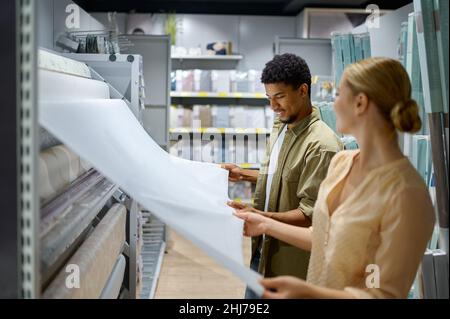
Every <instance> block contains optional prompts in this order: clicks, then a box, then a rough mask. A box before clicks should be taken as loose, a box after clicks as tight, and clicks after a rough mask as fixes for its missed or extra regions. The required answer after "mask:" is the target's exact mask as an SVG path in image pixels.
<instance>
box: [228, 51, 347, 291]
mask: <svg viewBox="0 0 450 319" xmlns="http://www.w3.org/2000/svg"><path fill="white" fill-rule="evenodd" d="M261 81H262V83H264V86H265V89H266V95H267V97H268V99H269V101H270V106H271V108H272V110H273V111H274V112H275V113H276V120H275V123H274V127H273V131H272V134H271V138H270V141H269V146H268V148H267V152H266V158H265V160H263V162H262V163H261V169H260V171H255V170H253V171H252V170H245V169H241V168H239V167H238V166H236V165H233V164H225V165H223V168H225V169H228V170H229V172H230V173H229V178H230V181H250V182H253V183H256V189H255V196H254V207H250V206H246V205H243V204H239V203H236V202H231V203H229V205H230V206H231V207H233V208H236V209H240V210H243V211H252V212H257V213H260V214H262V215H264V216H267V217H270V218H273V219H276V220H278V221H281V222H284V223H288V224H292V225H297V226H303V227H309V226H311V218H312V213H313V208H314V203H315V201H316V199H317V193H318V190H319V186H320V183H321V182H322V180H323V179H324V178H325V176H326V173H327V170H328V165H329V164H330V161H331V158H332V157H333V156H334V155H335V154H336V153H337V152H338V151H340V150H341V149H342V143H341V142H340V140H339V138H338V137H337V136H336V134H335V133H334V132H333V131H332V130H331V129H330V128H329V127H328V126H327V125H326V124H325V123H324V122H322V121H321V120H320V117H319V113H318V110H317V109H316V108H315V107H313V106H312V105H311V99H310V96H311V73H310V71H309V67H308V65H307V64H306V62H305V60H303V59H302V58H300V57H298V56H296V55H294V54H288V53H286V54H283V55H277V56H275V57H274V58H273V60H271V61H270V62H268V63H267V64H266V66H265V68H264V70H263V72H262V76H261ZM308 262H309V253H308V252H306V251H303V250H301V249H298V248H295V247H293V246H291V245H288V244H286V243H284V242H281V241H279V240H277V239H274V238H271V237H269V236H266V237H263V236H260V237H256V238H252V258H251V263H250V267H251V268H252V269H253V270H255V271H258V272H260V273H261V274H262V275H264V276H265V277H274V276H280V275H292V276H297V277H299V278H302V279H306V272H307V268H308ZM256 297H257V296H256V295H255V294H254V293H253V292H252V291H251V290H249V289H247V291H246V298H256Z"/></svg>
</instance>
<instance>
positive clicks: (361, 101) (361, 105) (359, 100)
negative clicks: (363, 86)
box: [355, 93, 369, 115]
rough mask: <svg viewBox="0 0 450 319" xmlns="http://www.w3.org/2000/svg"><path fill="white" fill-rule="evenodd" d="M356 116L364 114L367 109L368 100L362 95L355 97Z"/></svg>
mask: <svg viewBox="0 0 450 319" xmlns="http://www.w3.org/2000/svg"><path fill="white" fill-rule="evenodd" d="M355 105H356V115H362V114H364V113H365V112H366V111H367V109H368V107H369V98H368V97H367V95H366V94H364V93H359V94H358V95H356V96H355Z"/></svg>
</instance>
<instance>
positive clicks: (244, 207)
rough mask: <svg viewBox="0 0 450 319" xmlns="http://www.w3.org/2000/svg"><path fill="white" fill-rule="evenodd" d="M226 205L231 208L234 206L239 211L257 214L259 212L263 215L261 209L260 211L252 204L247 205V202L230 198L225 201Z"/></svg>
mask: <svg viewBox="0 0 450 319" xmlns="http://www.w3.org/2000/svg"><path fill="white" fill-rule="evenodd" d="M227 205H228V206H230V207H231V208H234V209H236V210H239V211H240V213H257V214H261V215H264V216H265V214H264V212H263V211H260V210H258V209H256V208H253V206H251V205H248V204H244V203H240V202H236V201H233V200H230V201H228V202H227Z"/></svg>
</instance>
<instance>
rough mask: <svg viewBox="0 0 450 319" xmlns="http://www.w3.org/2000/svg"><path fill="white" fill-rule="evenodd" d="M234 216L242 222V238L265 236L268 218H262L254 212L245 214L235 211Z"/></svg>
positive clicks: (241, 211) (269, 220)
mask: <svg viewBox="0 0 450 319" xmlns="http://www.w3.org/2000/svg"><path fill="white" fill-rule="evenodd" d="M234 216H236V217H238V218H240V219H242V220H244V222H245V223H244V236H248V237H254V236H259V235H262V234H265V233H266V231H267V228H268V226H269V223H270V222H271V219H270V218H267V217H264V216H262V215H261V214H258V213H254V212H245V211H243V210H236V211H235V212H234Z"/></svg>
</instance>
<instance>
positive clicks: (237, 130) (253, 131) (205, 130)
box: [169, 127, 271, 135]
mask: <svg viewBox="0 0 450 319" xmlns="http://www.w3.org/2000/svg"><path fill="white" fill-rule="evenodd" d="M270 132H271V129H268V128H223V127H222V128H217V127H202V128H195V129H193V128H184V127H177V128H171V129H170V130H169V133H170V134H186V133H188V134H192V133H200V134H203V133H213V134H217V133H219V134H233V135H237V134H243V135H245V134H270Z"/></svg>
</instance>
